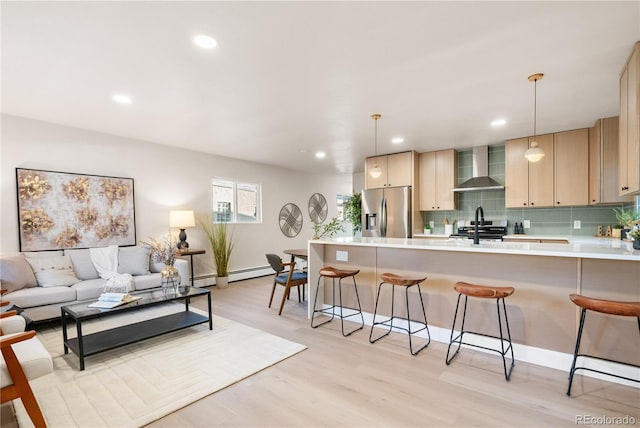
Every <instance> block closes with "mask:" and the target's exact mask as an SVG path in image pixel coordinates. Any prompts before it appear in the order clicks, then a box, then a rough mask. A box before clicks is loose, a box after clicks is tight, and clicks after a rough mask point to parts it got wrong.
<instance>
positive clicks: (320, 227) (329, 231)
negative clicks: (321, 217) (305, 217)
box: [312, 217, 344, 239]
mask: <svg viewBox="0 0 640 428" xmlns="http://www.w3.org/2000/svg"><path fill="white" fill-rule="evenodd" d="M338 232H344V227H343V226H342V223H341V222H340V220H338V218H337V217H333V218H332V219H331V220H330V221H329V222H327V223H313V238H312V239H322V238H333V236H334V235H335V234H336V233H338Z"/></svg>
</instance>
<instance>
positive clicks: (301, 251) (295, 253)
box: [283, 248, 308, 262]
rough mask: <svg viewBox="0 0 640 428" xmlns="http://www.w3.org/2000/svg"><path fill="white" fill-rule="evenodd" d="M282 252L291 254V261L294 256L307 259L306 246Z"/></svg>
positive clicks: (294, 258)
mask: <svg viewBox="0 0 640 428" xmlns="http://www.w3.org/2000/svg"><path fill="white" fill-rule="evenodd" d="M283 253H285V254H289V255H290V256H291V261H292V262H294V261H295V260H296V257H298V258H300V259H303V260H307V257H308V253H307V249H306V248H295V249H293V250H284V251H283Z"/></svg>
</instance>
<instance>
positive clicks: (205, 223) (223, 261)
mask: <svg viewBox="0 0 640 428" xmlns="http://www.w3.org/2000/svg"><path fill="white" fill-rule="evenodd" d="M198 224H199V225H200V227H201V228H202V230H203V231H204V233H205V235H206V236H207V239H209V244H211V251H212V252H213V261H214V263H215V265H216V286H217V287H220V288H226V287H227V286H228V284H229V262H230V260H231V254H232V253H233V247H234V246H235V242H234V240H233V231H229V229H228V224H227V223H224V222H219V223H216V222H214V221H213V220H211V219H208V218H204V217H201V218H199V219H198Z"/></svg>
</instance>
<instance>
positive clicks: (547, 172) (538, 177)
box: [529, 134, 554, 208]
mask: <svg viewBox="0 0 640 428" xmlns="http://www.w3.org/2000/svg"><path fill="white" fill-rule="evenodd" d="M536 140H537V141H538V145H539V147H540V148H541V149H542V151H543V152H544V157H543V158H542V160H540V161H538V162H529V206H530V207H533V208H535V207H552V206H553V202H554V201H553V180H554V176H553V134H546V135H538V136H537V137H536ZM531 142H533V137H529V144H531Z"/></svg>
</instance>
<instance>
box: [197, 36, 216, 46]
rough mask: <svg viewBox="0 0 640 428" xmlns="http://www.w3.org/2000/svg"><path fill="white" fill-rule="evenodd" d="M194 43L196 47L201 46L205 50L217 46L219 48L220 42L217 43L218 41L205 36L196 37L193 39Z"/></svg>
mask: <svg viewBox="0 0 640 428" xmlns="http://www.w3.org/2000/svg"><path fill="white" fill-rule="evenodd" d="M193 43H195V44H196V46H200V47H201V48H204V49H213V48H215V47H216V46H218V42H217V41H216V39H214V38H213V37H211V36H207V35H204V34H200V35H198V36H195V37H194V38H193Z"/></svg>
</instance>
